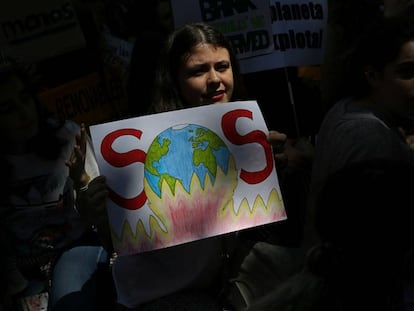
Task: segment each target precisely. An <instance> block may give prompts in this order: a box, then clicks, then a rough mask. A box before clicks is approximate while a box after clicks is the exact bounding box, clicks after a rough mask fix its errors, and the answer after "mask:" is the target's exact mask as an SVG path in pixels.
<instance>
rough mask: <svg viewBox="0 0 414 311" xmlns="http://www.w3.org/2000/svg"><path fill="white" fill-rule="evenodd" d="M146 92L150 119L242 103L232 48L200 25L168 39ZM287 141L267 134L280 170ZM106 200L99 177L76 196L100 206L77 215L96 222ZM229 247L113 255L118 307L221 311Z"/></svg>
mask: <svg viewBox="0 0 414 311" xmlns="http://www.w3.org/2000/svg"><path fill="white" fill-rule="evenodd" d="M152 94H153V100H152V106H151V107H150V109H149V113H158V112H163V111H172V110H176V109H182V108H188V107H196V106H201V105H210V104H224V103H228V102H231V101H235V100H245V99H247V98H246V97H245V92H244V86H243V81H242V76H241V75H240V73H239V68H238V62H237V59H236V56H235V54H234V52H233V49H232V46H231V45H230V43H229V42H228V41H227V39H226V38H225V37H224V35H223V34H222V33H221V32H219V31H217V30H216V29H215V28H213V27H212V26H210V25H208V24H205V23H192V24H186V25H184V26H182V27H180V28H178V29H176V30H175V31H173V32H172V33H171V34H170V36H169V37H168V39H167V41H166V43H165V46H164V48H163V49H162V51H161V55H160V60H159V64H158V69H157V71H156V79H155V83H154V87H153V90H152ZM286 138H287V137H286V135H285V134H283V133H279V132H277V131H270V132H269V137H268V139H269V142H270V143H271V144H272V146H273V147H274V151H275V152H276V151H277V152H276V153H275V160H276V163H277V164H278V165H279V169H280V171H282V167H284V166H286V161H287V158H286V154H284V153H283V146H284V144H285V142H286ZM75 162H76V161H75ZM79 162H82V161H79ZM79 162H78V164H79ZM76 164H77V163H73V167H76V166H77V165H76ZM106 195H107V190H106V186H105V177H104V176H100V177H98V178H95V179H93V180H92V181H91V182H90V183H89V186H88V190H87V191H85V192H83V193H82V195H81V197H80V198H79V199H80V201H84V202H92V201H93V202H94V203H90V204H89V205H90V206H94V207H99V206H100V207H101V209H99V208H97V209H96V210H89V215H86V213H87V211H86V208H80V209H79V210H80V213H81V214H83V213H85V214H84V215H85V218H88V219H89V221H90V223H93V222H94V219H96V216H92V215H99V214H102V213H105V212H106V210H105V209H106V207H105V200H106ZM81 205H82V204H81ZM83 211H84V212H83ZM102 219H103V218H102ZM96 225H97V226H98V232H99V231H100V230H99V226H102V227H104V226H105V225H106V226H107V225H108V224H107V222H103V223H100V224H96ZM102 230H106V229H104V228H102ZM106 232H108V231H107V230H106ZM236 247H238V241H237V236H236V235H234V234H228V235H223V236H217V237H213V238H208V239H203V240H199V241H195V242H191V243H186V244H183V245H178V246H174V247H169V248H165V249H159V250H155V251H151V252H145V253H141V254H135V255H127V256H118V257H117V258H116V260H115V262H114V264H113V266H112V274H113V278H114V282H115V288H116V292H117V301H118V303H119V305H120V307H121V309H123V310H184V309H185V310H221V309H222V307H223V306H224V304H225V301H226V299H224V300H223V299H222V296H221V295H220V294H221V293H222V290H223V288H226V286H227V283H228V281H229V278H228V275H229V273H230V274H231V272H232V267H230V268H229V266H228V259H229V258H230V259H232V255H233V254H234V250H235V248H236ZM236 262H238V259H236ZM189 267H191V269H190V268H189ZM227 269H230V270H227ZM236 269H237V268H236ZM157 271H162V272H161V273H155V272H157ZM226 271H227V272H226ZM223 278H224V281H223Z"/></svg>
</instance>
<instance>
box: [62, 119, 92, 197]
mask: <svg viewBox="0 0 414 311" xmlns="http://www.w3.org/2000/svg"><path fill="white" fill-rule="evenodd" d="M86 135H87V134H86V127H85V124H84V123H82V124H81V126H80V133H79V134H77V135H76V143H75V146H74V147H73V152H72V154H71V156H70V159H69V160H67V161H66V162H65V164H66V166H67V167H68V168H69V177H70V178H71V179H72V181H73V184H74V188H75V189H76V190H79V189H82V188H84V187H85V186H87V185H88V183H89V179H90V178H89V176H88V174H87V173H86V171H85V156H86Z"/></svg>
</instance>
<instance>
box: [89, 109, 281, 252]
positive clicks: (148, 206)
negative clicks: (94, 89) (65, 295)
mask: <svg viewBox="0 0 414 311" xmlns="http://www.w3.org/2000/svg"><path fill="white" fill-rule="evenodd" d="M90 131H91V136H92V142H93V146H94V149H95V152H96V157H97V162H98V166H99V169H100V173H101V174H102V175H104V176H106V178H107V185H108V189H109V198H108V200H107V206H108V216H109V223H110V227H111V232H112V241H113V244H114V248H115V250H116V251H117V252H118V253H119V254H120V255H125V254H133V253H139V252H144V251H148V250H152V249H158V248H163V247H168V246H172V245H177V244H182V243H186V242H190V241H194V240H198V239H203V238H207V237H211V236H216V235H220V234H224V233H228V232H233V231H237V230H241V229H245V228H250V227H254V226H258V225H263V224H267V223H272V222H277V221H280V220H284V219H286V212H285V208H284V203H283V200H282V196H281V192H280V187H279V182H278V177H277V172H276V168H275V163H274V157H273V152H272V149H271V146H270V145H269V143H268V141H267V136H268V130H267V127H266V124H265V121H264V119H263V116H262V113H261V111H260V109H259V107H258V105H257V102H256V101H243V102H232V103H228V104H217V105H207V106H202V107H196V108H189V109H182V110H177V111H171V112H165V113H159V114H154V115H148V116H142V117H137V118H131V119H125V120H120V121H114V122H108V123H103V124H98V125H93V126H91V127H90Z"/></svg>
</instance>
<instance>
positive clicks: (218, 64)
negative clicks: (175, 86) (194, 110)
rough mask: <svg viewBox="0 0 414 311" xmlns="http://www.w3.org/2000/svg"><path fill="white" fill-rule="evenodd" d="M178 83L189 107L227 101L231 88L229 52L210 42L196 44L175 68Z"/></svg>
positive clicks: (229, 97)
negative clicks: (176, 68)
mask: <svg viewBox="0 0 414 311" xmlns="http://www.w3.org/2000/svg"><path fill="white" fill-rule="evenodd" d="M178 83H179V87H180V91H181V95H182V97H183V99H184V100H185V102H186V104H187V105H189V106H201V105H209V104H217V103H226V102H229V101H230V100H231V97H232V95H233V88H234V80H233V69H232V67H231V62H230V55H229V51H228V50H227V49H225V48H221V47H214V46H213V45H211V44H199V45H197V46H195V47H194V48H193V49H192V50H191V53H190V55H189V56H188V57H187V58H185V59H184V60H183V62H182V63H181V65H180V67H179V69H178Z"/></svg>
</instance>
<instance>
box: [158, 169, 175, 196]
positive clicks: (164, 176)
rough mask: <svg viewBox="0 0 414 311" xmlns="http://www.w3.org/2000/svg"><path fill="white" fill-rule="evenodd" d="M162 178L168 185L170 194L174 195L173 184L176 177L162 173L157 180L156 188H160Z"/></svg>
mask: <svg viewBox="0 0 414 311" xmlns="http://www.w3.org/2000/svg"><path fill="white" fill-rule="evenodd" d="M164 180H165V181H166V182H167V184H168V186H169V187H170V189H171V192H172V194H174V195H175V184H176V182H177V178H174V177H172V176H170V175H168V174H162V175H161V178H160V181H159V182H158V189H161V184H162V182H163V181H164Z"/></svg>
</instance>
